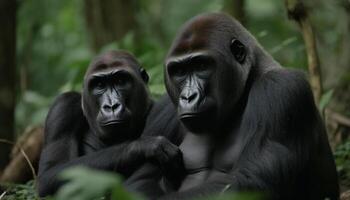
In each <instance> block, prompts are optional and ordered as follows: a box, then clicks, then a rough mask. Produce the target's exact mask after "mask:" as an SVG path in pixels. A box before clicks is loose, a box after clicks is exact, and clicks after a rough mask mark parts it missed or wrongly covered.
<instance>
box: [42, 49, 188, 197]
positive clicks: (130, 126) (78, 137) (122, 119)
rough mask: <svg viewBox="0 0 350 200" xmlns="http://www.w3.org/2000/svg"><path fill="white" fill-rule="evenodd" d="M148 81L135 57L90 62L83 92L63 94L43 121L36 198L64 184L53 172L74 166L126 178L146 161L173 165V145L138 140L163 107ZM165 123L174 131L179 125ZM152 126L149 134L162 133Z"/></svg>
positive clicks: (113, 55)
mask: <svg viewBox="0 0 350 200" xmlns="http://www.w3.org/2000/svg"><path fill="white" fill-rule="evenodd" d="M147 81H148V75H147V73H146V71H145V70H144V69H143V68H141V67H140V64H139V63H138V61H137V60H136V59H135V57H134V56H133V55H131V54H129V53H127V52H124V51H109V52H106V53H104V54H102V55H100V56H98V57H97V58H95V59H94V60H93V61H92V63H91V64H90V66H89V68H88V70H87V72H86V74H85V77H84V84H83V92H82V94H80V93H78V92H67V93H64V94H62V95H60V96H59V97H57V99H56V101H55V102H54V104H53V105H52V107H51V109H50V111H49V113H48V116H47V119H46V122H45V130H44V138H45V139H44V148H43V151H42V154H41V158H40V164H39V175H38V184H39V187H38V189H39V195H40V196H47V195H51V194H53V193H55V192H56V191H57V189H58V188H59V187H60V186H61V185H62V184H63V182H62V181H60V180H58V179H57V174H59V173H60V172H61V171H62V170H64V169H66V168H68V167H71V166H75V165H84V166H87V167H91V168H95V169H101V170H110V171H115V172H118V173H120V174H121V175H123V176H124V178H128V177H129V176H130V175H132V174H133V172H134V171H136V170H137V169H138V168H140V167H141V166H142V165H144V163H145V162H151V163H153V164H154V163H155V164H157V165H158V164H159V165H160V166H162V169H164V168H165V167H166V166H169V167H170V168H171V167H175V166H176V163H178V161H177V160H179V158H181V157H179V156H181V154H180V153H181V152H180V150H179V148H178V147H177V146H175V145H174V144H172V143H171V142H169V141H168V140H167V139H165V137H163V136H157V137H156V136H154V137H153V136H147V135H151V134H145V135H146V136H144V137H140V136H141V135H142V131H143V129H144V126H145V123H146V121H151V122H152V119H148V115H149V114H151V115H152V116H154V115H155V114H154V112H158V113H159V111H158V110H159V109H162V106H163V105H158V104H157V105H155V106H153V101H152V100H151V99H150V97H149V94H148V90H147V86H146V84H147ZM164 110H166V109H164ZM173 113H175V112H173ZM172 116H173V117H172ZM174 116H175V115H169V117H171V118H175V117H174ZM155 119H157V118H155ZM164 119H165V120H166V119H167V118H166V117H165V118H164ZM173 121H174V120H173ZM169 122H170V121H169ZM154 123H155V122H153V124H154ZM169 124H170V125H171V126H170V127H174V128H176V124H177V123H173V122H172V123H169ZM150 126H152V127H151V129H150V128H148V129H147V130H148V132H149V133H152V134H156V135H160V134H158V133H157V130H158V129H156V128H157V127H155V126H154V125H152V123H150ZM167 126H168V124H165V123H163V125H158V127H159V129H160V131H162V130H165V131H167V132H169V133H171V132H172V131H171V129H169V130H168V128H167ZM153 132H155V133H153ZM173 162H174V164H173ZM153 193H154V191H153Z"/></svg>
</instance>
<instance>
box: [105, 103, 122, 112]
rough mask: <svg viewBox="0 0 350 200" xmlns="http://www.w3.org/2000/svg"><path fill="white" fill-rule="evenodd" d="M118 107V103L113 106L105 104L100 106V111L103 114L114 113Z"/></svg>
mask: <svg viewBox="0 0 350 200" xmlns="http://www.w3.org/2000/svg"><path fill="white" fill-rule="evenodd" d="M119 106H120V103H114V104H105V105H103V106H102V109H103V110H104V111H105V112H114V111H116V110H117V109H118V107H119Z"/></svg>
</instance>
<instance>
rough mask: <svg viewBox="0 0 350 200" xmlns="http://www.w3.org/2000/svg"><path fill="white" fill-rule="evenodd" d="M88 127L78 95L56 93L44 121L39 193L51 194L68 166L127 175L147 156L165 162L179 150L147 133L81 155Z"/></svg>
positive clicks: (41, 194) (42, 194)
mask: <svg viewBox="0 0 350 200" xmlns="http://www.w3.org/2000/svg"><path fill="white" fill-rule="evenodd" d="M88 127H89V125H88V123H87V122H86V119H85V117H84V115H83V111H82V109H81V95H80V94H79V93H77V92H69V93H65V94H62V95H61V96H59V97H58V98H57V100H56V101H55V103H54V105H53V106H52V108H51V110H50V111H49V114H48V117H47V120H46V124H45V144H44V149H43V151H42V155H41V159H40V165H39V166H40V167H39V177H38V182H39V194H40V196H46V195H48V194H53V193H54V192H55V191H56V190H57V188H58V187H59V186H60V185H61V184H62V183H61V182H60V181H58V180H57V174H58V173H60V172H61V171H62V170H64V169H66V168H67V167H70V166H75V165H84V166H88V167H91V168H95V169H102V170H114V171H116V172H118V173H121V174H122V175H124V176H126V177H127V176H129V175H130V174H131V173H132V172H133V171H134V170H136V168H137V167H139V166H141V164H142V163H143V162H145V160H146V159H148V158H150V160H152V159H154V160H156V162H163V163H167V162H168V161H169V160H170V159H172V158H173V157H175V156H176V155H177V154H178V148H177V147H175V145H172V144H171V143H170V142H169V141H168V140H166V139H165V138H162V137H146V138H142V139H138V140H135V141H132V142H130V141H129V142H128V141H127V142H124V143H121V144H117V145H113V146H110V147H106V148H103V149H101V150H97V151H96V152H92V153H89V154H87V155H82V153H81V152H80V151H81V148H83V145H84V144H82V143H83V141H82V135H83V134H85V133H86V132H87V131H89V130H88ZM87 134H91V133H87Z"/></svg>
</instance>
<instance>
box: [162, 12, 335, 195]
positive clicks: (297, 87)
mask: <svg viewBox="0 0 350 200" xmlns="http://www.w3.org/2000/svg"><path fill="white" fill-rule="evenodd" d="M165 84H166V89H167V92H168V94H169V96H170V98H171V101H172V102H173V104H174V106H175V107H176V113H177V117H178V119H179V120H180V121H181V124H182V126H183V128H182V129H180V130H179V133H178V134H179V135H180V136H181V137H182V139H181V141H180V145H179V147H180V149H181V152H182V156H183V163H184V168H185V171H184V178H183V179H182V181H181V184H180V186H179V187H178V188H175V192H170V193H169V194H167V195H165V196H163V197H162V198H161V199H181V200H182V199H191V198H194V197H199V196H207V195H211V194H218V193H221V192H223V191H227V190H233V191H251V190H253V191H258V192H262V193H265V194H267V196H268V197H269V199H284V200H285V199H305V200H306V199H325V198H329V199H332V200H334V199H338V198H339V187H338V181H337V172H336V168H335V163H334V160H333V157H332V152H331V150H330V146H329V143H328V139H327V134H326V130H325V127H324V124H323V122H322V119H321V117H320V115H319V112H318V110H317V107H316V105H315V103H314V99H313V96H312V92H311V89H310V86H309V83H308V81H307V80H306V79H305V77H304V75H303V74H302V73H300V72H297V71H294V70H290V69H285V68H282V67H281V65H280V64H279V63H277V62H276V61H275V60H274V59H273V58H272V57H271V56H270V55H269V54H268V53H267V52H266V51H265V50H264V49H263V48H262V47H261V46H260V45H259V44H258V42H257V40H256V39H255V38H254V37H253V36H252V35H251V34H250V33H249V32H248V31H247V30H246V29H245V28H244V27H243V26H242V25H241V24H240V23H239V22H237V21H236V20H235V19H232V18H231V17H229V16H227V15H225V14H219V13H210V14H203V15H200V16H197V17H195V18H193V19H191V20H190V21H189V22H187V23H186V24H185V25H184V26H183V28H182V29H181V30H180V31H179V33H178V34H177V36H176V39H175V40H174V42H173V44H172V46H171V48H170V50H169V53H168V56H167V58H166V61H165ZM170 181H171V180H170Z"/></svg>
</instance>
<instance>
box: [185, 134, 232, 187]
mask: <svg viewBox="0 0 350 200" xmlns="http://www.w3.org/2000/svg"><path fill="white" fill-rule="evenodd" d="M180 149H181V151H182V155H183V162H184V166H185V169H186V171H187V176H186V178H185V180H184V181H183V183H182V186H181V188H180V190H185V189H188V187H193V186H196V185H197V184H201V183H203V182H207V181H211V180H212V179H216V178H217V177H221V176H227V175H229V172H230V171H231V169H232V168H233V166H234V165H235V162H236V160H237V158H238V151H237V148H235V145H234V143H233V142H230V140H227V141H225V142H223V143H222V144H220V145H218V144H217V143H213V141H212V140H211V139H210V138H206V137H204V136H198V135H193V134H188V135H186V137H185V138H184V141H183V143H182V144H181V145H180Z"/></svg>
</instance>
